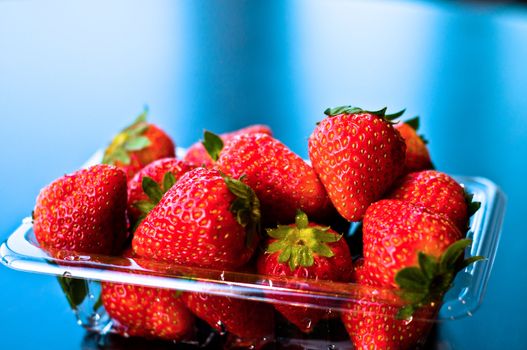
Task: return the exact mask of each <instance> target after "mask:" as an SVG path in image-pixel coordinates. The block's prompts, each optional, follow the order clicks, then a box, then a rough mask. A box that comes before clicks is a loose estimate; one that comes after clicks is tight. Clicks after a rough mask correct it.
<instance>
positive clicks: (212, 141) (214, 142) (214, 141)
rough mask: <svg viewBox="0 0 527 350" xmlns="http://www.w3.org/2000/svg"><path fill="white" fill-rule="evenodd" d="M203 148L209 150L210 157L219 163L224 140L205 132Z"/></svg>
mask: <svg viewBox="0 0 527 350" xmlns="http://www.w3.org/2000/svg"><path fill="white" fill-rule="evenodd" d="M201 143H202V144H203V147H205V149H206V150H207V153H208V154H209V155H210V157H211V158H212V159H213V160H214V161H217V160H218V158H219V157H220V153H221V150H222V149H223V140H222V139H221V137H219V136H218V135H216V134H214V133H212V132H210V131H208V130H205V131H204V132H203V141H202V142H201Z"/></svg>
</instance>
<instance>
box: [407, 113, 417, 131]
mask: <svg viewBox="0 0 527 350" xmlns="http://www.w3.org/2000/svg"><path fill="white" fill-rule="evenodd" d="M404 123H405V124H407V125H409V126H410V127H411V128H412V129H414V130H415V131H417V130H418V129H419V116H415V117H413V118H411V119H408V120H405V121H404Z"/></svg>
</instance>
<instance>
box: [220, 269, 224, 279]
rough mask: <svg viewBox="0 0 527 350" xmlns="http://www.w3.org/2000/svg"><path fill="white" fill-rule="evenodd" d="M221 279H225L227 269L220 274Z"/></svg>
mask: <svg viewBox="0 0 527 350" xmlns="http://www.w3.org/2000/svg"><path fill="white" fill-rule="evenodd" d="M220 280H222V281H225V271H222V272H221V274H220Z"/></svg>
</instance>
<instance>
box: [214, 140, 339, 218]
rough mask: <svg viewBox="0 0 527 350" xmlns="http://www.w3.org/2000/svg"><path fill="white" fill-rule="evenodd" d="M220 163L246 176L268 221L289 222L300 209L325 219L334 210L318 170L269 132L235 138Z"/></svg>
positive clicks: (232, 172) (233, 173)
mask: <svg viewBox="0 0 527 350" xmlns="http://www.w3.org/2000/svg"><path fill="white" fill-rule="evenodd" d="M217 166H218V167H219V168H220V169H221V171H223V172H225V173H226V174H228V175H230V176H232V177H239V176H241V175H246V182H247V184H248V185H249V186H250V187H251V188H253V189H254V192H255V193H256V195H257V196H258V198H259V199H260V201H261V205H262V217H263V218H264V220H265V222H266V223H276V222H280V223H289V222H291V221H293V219H294V217H295V213H296V210H297V209H300V210H303V211H304V212H306V213H307V214H308V215H309V216H312V217H314V218H316V219H317V220H321V221H325V220H327V218H328V217H329V216H331V215H332V214H333V213H334V209H333V206H332V205H331V202H330V201H329V198H328V196H327V194H326V191H325V190H324V187H323V186H322V183H321V182H320V181H319V179H318V177H317V174H316V173H315V171H314V170H313V169H312V168H311V167H310V166H309V165H308V164H307V163H306V162H305V161H304V160H303V159H302V158H300V157H299V156H297V155H296V154H295V153H293V152H292V151H291V150H289V149H288V148H287V147H286V146H285V145H284V144H283V143H281V142H280V141H278V140H276V139H274V138H272V137H271V136H269V135H266V134H245V135H239V136H237V137H235V138H234V139H232V140H231V141H230V142H229V143H228V144H226V145H225V147H224V148H223V150H222V151H221V153H220V156H219V158H218V161H217Z"/></svg>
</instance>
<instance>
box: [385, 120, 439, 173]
mask: <svg viewBox="0 0 527 350" xmlns="http://www.w3.org/2000/svg"><path fill="white" fill-rule="evenodd" d="M394 127H395V130H397V131H398V132H399V134H401V136H402V137H403V139H404V142H405V143H406V157H405V159H406V160H405V172H406V173H410V172H412V171H419V170H425V169H431V168H433V166H432V161H431V160H430V153H429V152H428V148H427V147H426V140H425V139H424V138H423V137H422V136H420V135H418V134H417V129H418V128H419V117H415V118H412V119H410V120H407V121H405V122H400V123H398V124H396V125H395V126H394Z"/></svg>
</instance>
